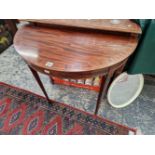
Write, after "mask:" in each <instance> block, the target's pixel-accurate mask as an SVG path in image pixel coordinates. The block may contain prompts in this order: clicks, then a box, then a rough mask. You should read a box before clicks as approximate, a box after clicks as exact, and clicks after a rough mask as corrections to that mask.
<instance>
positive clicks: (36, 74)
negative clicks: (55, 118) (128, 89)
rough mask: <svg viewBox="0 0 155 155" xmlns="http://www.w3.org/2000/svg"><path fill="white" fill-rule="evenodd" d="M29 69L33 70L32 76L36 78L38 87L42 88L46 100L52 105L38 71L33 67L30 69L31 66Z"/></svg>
mask: <svg viewBox="0 0 155 155" xmlns="http://www.w3.org/2000/svg"><path fill="white" fill-rule="evenodd" d="M29 68H30V70H31V72H32V74H33V76H34V78H35V79H36V81H37V83H38V85H39V86H40V88H41V90H42V91H43V93H44V95H45V97H46V99H47V100H48V102H49V103H50V102H51V100H50V99H49V97H48V95H47V92H46V90H45V88H44V85H43V83H42V81H41V79H40V77H39V75H38V73H37V71H35V70H34V69H33V68H32V67H30V66H29Z"/></svg>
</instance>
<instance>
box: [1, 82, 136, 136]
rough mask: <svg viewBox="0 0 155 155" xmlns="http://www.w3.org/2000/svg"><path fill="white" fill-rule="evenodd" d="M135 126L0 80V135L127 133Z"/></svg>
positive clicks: (134, 131)
mask: <svg viewBox="0 0 155 155" xmlns="http://www.w3.org/2000/svg"><path fill="white" fill-rule="evenodd" d="M135 133H136V130H135V129H131V128H128V127H125V126H122V125H119V124H117V123H114V122H111V121H109V120H107V119H103V118H100V117H98V116H94V115H91V114H88V113H86V112H83V111H81V110H78V109H76V108H73V107H70V106H68V105H65V104H62V103H58V102H55V101H52V100H51V103H50V104H49V103H48V102H47V100H46V99H45V98H44V97H42V96H39V95H36V94H34V93H32V92H29V91H26V90H23V89H19V88H17V87H13V86H10V85H7V84H4V83H1V82H0V134H1V135H2V134H7V135H8V134H11V135H33V134H39V135H49V134H50V135H126V134H135Z"/></svg>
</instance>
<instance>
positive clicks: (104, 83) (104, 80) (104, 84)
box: [95, 70, 114, 115]
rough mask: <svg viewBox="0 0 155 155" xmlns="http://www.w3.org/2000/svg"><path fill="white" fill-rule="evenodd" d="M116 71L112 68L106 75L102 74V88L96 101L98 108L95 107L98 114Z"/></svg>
mask: <svg viewBox="0 0 155 155" xmlns="http://www.w3.org/2000/svg"><path fill="white" fill-rule="evenodd" d="M113 74H114V71H113V70H110V71H109V73H108V74H107V75H106V77H104V76H102V78H101V84H100V90H99V94H98V98H97V103H96V109H95V115H97V113H98V110H99V107H100V103H101V100H102V99H103V98H105V96H106V93H107V89H108V86H109V83H110V80H111V77H112V76H113Z"/></svg>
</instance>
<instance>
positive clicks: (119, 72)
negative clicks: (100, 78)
mask: <svg viewBox="0 0 155 155" xmlns="http://www.w3.org/2000/svg"><path fill="white" fill-rule="evenodd" d="M126 62H127V60H125V61H124V63H123V64H122V66H121V67H120V68H118V69H117V70H116V72H115V73H114V77H113V79H115V78H116V77H117V76H118V75H120V74H121V73H122V72H123V70H124V68H125V66H126Z"/></svg>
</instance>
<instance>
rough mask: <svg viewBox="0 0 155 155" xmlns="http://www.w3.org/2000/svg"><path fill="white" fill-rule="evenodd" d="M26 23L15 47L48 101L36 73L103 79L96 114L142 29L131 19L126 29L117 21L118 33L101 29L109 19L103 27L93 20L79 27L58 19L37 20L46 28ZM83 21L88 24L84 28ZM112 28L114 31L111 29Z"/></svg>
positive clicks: (32, 22)
mask: <svg viewBox="0 0 155 155" xmlns="http://www.w3.org/2000/svg"><path fill="white" fill-rule="evenodd" d="M27 21H29V22H30V23H29V24H26V25H24V26H22V27H21V28H19V30H18V31H17V33H16V35H15V38H14V47H15V49H16V51H17V52H18V53H19V54H20V55H21V56H22V58H23V59H24V60H25V61H26V62H27V64H28V66H29V68H30V70H31V71H32V73H33V75H34V77H35V79H36V81H37V82H38V84H39V86H40V87H41V89H42V91H43V93H44V95H45V96H46V98H47V100H48V101H49V102H51V100H50V99H49V97H48V95H47V93H46V91H45V88H44V86H43V83H42V81H41V80H40V77H39V75H38V73H37V71H38V72H41V73H44V74H47V75H49V76H51V77H59V78H71V79H84V78H93V77H96V76H100V77H101V83H100V91H99V94H98V98H97V104H96V109H95V114H97V113H98V109H99V106H100V103H101V99H102V98H103V97H105V95H106V91H107V88H108V85H109V82H110V80H111V78H112V77H113V76H114V75H115V76H116V75H117V74H119V73H121V72H122V70H123V68H124V66H125V64H126V61H127V59H128V57H129V56H130V55H131V54H132V53H133V52H134V50H135V48H136V46H137V42H138V38H137V34H139V33H141V31H140V28H139V27H138V26H137V25H135V23H132V22H131V21H129V20H125V21H126V22H124V21H123V20H122V21H123V22H124V23H125V24H126V23H127V24H126V25H123V26H124V27H125V28H126V29H125V28H124V27H123V28H122V29H121V28H120V29H117V28H118V27H119V26H118V25H117V24H118V23H117V22H114V26H115V25H117V26H116V28H115V29H114V31H118V32H116V33H114V32H112V31H110V30H109V29H107V27H108V26H107V27H106V28H104V27H101V26H102V25H104V23H107V22H109V21H110V20H102V21H103V22H101V20H100V22H99V23H100V24H102V25H101V26H100V27H93V25H92V28H91V24H92V23H91V20H89V22H88V20H76V24H73V25H72V24H71V23H74V20H66V22H65V21H64V20H57V23H56V24H55V20H45V22H44V20H38V23H45V25H42V24H41V25H36V23H37V20H35V24H34V20H27ZM49 21H50V22H49ZM92 21H93V20H92ZM122 21H121V22H122ZM52 22H53V23H54V24H53V25H54V26H53V25H52ZM84 22H86V23H87V24H86V25H85V24H84ZM96 22H97V20H96ZM48 23H49V25H47V24H48ZM64 23H65V25H64ZM66 23H69V24H66ZM77 23H79V25H80V23H82V24H83V25H81V27H82V28H79V27H80V26H77V27H78V28H77V27H76V25H78V24H77ZM93 23H95V22H94V21H93ZM89 24H90V25H89ZM129 24H130V26H129ZM60 25H61V26H60ZM68 25H71V27H69V26H68ZM97 25H98V24H97ZM105 25H106V24H105ZM107 25H108V24H107ZM109 25H113V23H110V24H109ZM120 25H121V24H120ZM101 28H102V29H101ZM110 29H111V30H112V28H111V27H110ZM102 30H103V31H102ZM104 30H105V31H104ZM121 30H122V31H121ZM130 30H131V31H130Z"/></svg>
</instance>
